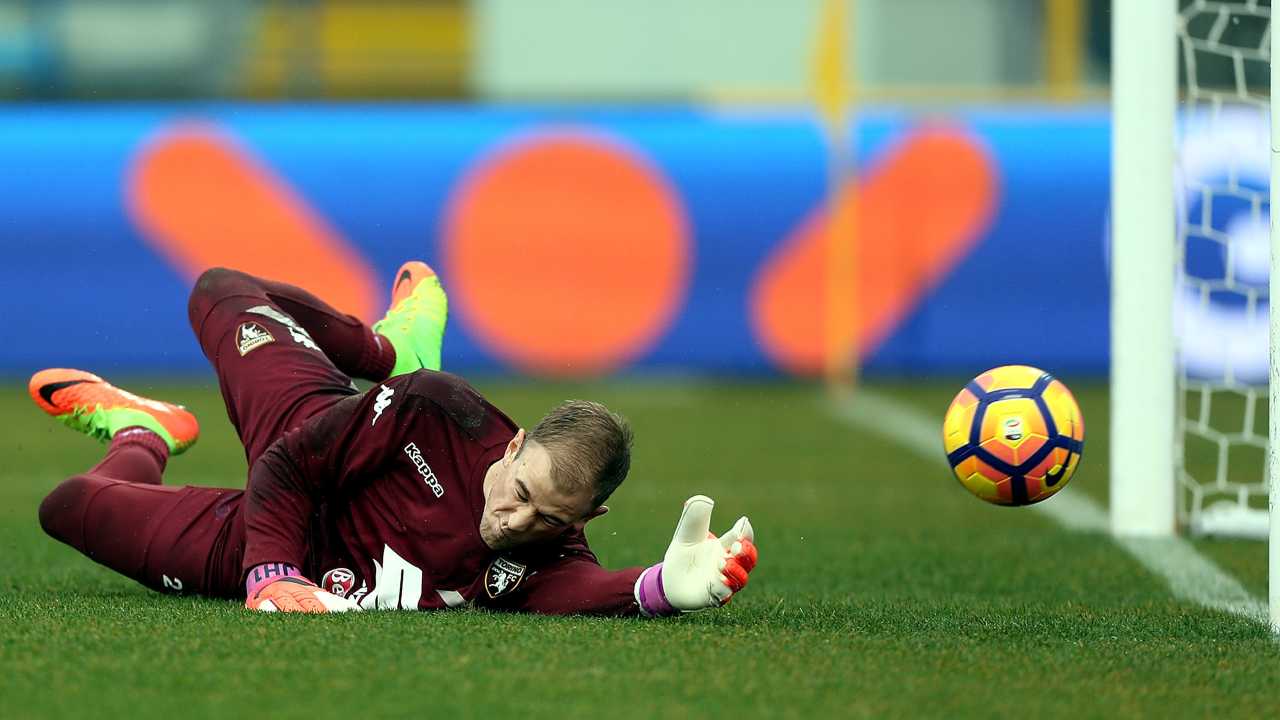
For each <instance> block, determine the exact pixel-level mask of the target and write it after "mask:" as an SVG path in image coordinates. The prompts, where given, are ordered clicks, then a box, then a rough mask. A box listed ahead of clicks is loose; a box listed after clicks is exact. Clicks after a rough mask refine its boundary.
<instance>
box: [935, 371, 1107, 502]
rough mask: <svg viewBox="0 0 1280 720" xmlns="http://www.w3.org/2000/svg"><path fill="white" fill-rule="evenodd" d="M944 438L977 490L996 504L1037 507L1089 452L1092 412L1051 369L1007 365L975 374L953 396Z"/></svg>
mask: <svg viewBox="0 0 1280 720" xmlns="http://www.w3.org/2000/svg"><path fill="white" fill-rule="evenodd" d="M942 442H943V447H944V448H945V449H946V451H947V462H948V463H950V464H951V469H952V470H953V471H954V472H955V474H956V477H957V478H959V479H960V484H961V485H964V486H965V488H967V489H968V490H969V492H971V493H973V494H974V495H977V496H978V497H980V498H982V499H983V500H986V501H987V502H989V503H995V504H996V505H1030V504H1032V503H1038V502H1040V501H1041V500H1044V499H1045V498H1047V497H1049V496H1050V495H1053V494H1054V493H1056V492H1058V491H1059V490H1061V489H1062V488H1063V487H1065V486H1066V484H1067V482H1068V481H1069V480H1071V475H1072V473H1074V472H1075V470H1076V466H1077V465H1078V464H1079V463H1080V453H1081V452H1083V451H1084V417H1082V416H1081V415H1080V406H1079V405H1076V399H1075V398H1074V397H1072V395H1071V391H1070V390H1068V389H1067V386H1066V385H1063V384H1062V382H1061V381H1059V380H1056V379H1054V377H1053V376H1052V375H1050V374H1049V373H1047V372H1045V371H1043V370H1040V369H1038V368H1033V367H1029V366H1027V365H1005V366H1003V367H998V368H994V369H991V370H988V371H986V372H984V373H982V374H981V375H979V376H978V377H976V378H974V379H973V380H972V381H970V382H969V384H968V385H965V386H964V389H963V390H961V391H960V394H958V395H956V398H955V400H952V401H951V407H949V408H947V415H946V418H945V419H944V420H943V422H942Z"/></svg>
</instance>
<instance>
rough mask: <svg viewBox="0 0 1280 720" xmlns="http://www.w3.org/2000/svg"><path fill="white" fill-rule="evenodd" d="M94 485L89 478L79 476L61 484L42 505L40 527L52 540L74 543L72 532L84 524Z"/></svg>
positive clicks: (46, 497)
mask: <svg viewBox="0 0 1280 720" xmlns="http://www.w3.org/2000/svg"><path fill="white" fill-rule="evenodd" d="M92 485H93V482H92V481H91V480H90V479H89V478H86V477H83V476H79V475H77V476H76V477H73V478H68V479H66V480H63V481H62V482H61V483H59V484H58V486H57V487H55V488H54V489H53V492H51V493H49V494H48V495H47V496H45V499H44V501H43V502H41V503H40V527H42V528H44V531H45V532H46V533H48V535H49V536H50V537H52V538H55V539H57V540H61V541H63V542H72V538H71V531H72V529H73V528H77V527H80V526H81V524H82V523H81V518H82V516H83V515H84V508H85V505H86V503H87V501H88V499H89V496H90V495H91V494H92V492H93V488H92Z"/></svg>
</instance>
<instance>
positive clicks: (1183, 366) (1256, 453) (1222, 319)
mask: <svg viewBox="0 0 1280 720" xmlns="http://www.w3.org/2000/svg"><path fill="white" fill-rule="evenodd" d="M1269 5H1270V3H1269V2H1266V3H1264V2H1259V0H1236V1H1234V2H1229V1H1221V2H1219V1H1211V0H1182V2H1180V3H1179V11H1178V17H1177V33H1178V65H1179V89H1180V91H1181V94H1180V99H1181V102H1180V103H1179V106H1178V112H1177V123H1176V128H1175V144H1176V148H1177V150H1176V155H1175V171H1174V177H1175V214H1176V225H1175V229H1176V236H1177V247H1176V264H1177V269H1178V270H1177V275H1176V278H1175V284H1174V298H1173V299H1174V308H1175V312H1174V332H1175V337H1176V341H1177V346H1176V353H1177V363H1176V368H1177V384H1178V387H1177V395H1176V400H1177V405H1178V411H1179V412H1178V413H1177V426H1176V428H1175V435H1174V445H1175V456H1174V464H1175V467H1174V472H1175V476H1176V478H1177V481H1178V493H1177V511H1178V521H1179V524H1180V525H1181V526H1182V527H1183V528H1184V529H1186V530H1187V531H1188V532H1190V533H1191V534H1194V535H1212V536H1232V537H1250V538H1257V539H1266V538H1267V535H1268V515H1267V480H1266V478H1267V468H1266V454H1267V453H1266V449H1267V436H1268V415H1267V406H1268V395H1267V377H1268V348H1269V343H1268V329H1269V324H1268V322H1269V321H1268V310H1267V307H1268V290H1267V288H1268V277H1269V268H1270V231H1269V209H1270V201H1269V195H1268V187H1269V182H1268V181H1269V177H1270V160H1271V153H1270V147H1269V139H1270V137H1269V136H1270V129H1269V124H1268V123H1269V117H1268V116H1269V113H1268V109H1269V102H1270V100H1269V95H1270V94H1269V81H1270V73H1269V60H1270V33H1269V24H1270V13H1271V8H1270V6H1269Z"/></svg>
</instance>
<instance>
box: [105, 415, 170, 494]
mask: <svg viewBox="0 0 1280 720" xmlns="http://www.w3.org/2000/svg"><path fill="white" fill-rule="evenodd" d="M168 460H169V445H168V444H167V443H165V441H164V438H162V437H160V436H159V435H157V434H155V433H154V432H152V431H150V430H148V429H146V428H144V427H127V428H124V429H123V430H121V431H119V432H117V433H116V434H115V437H113V438H112V439H111V447H109V448H108V449H107V456H106V457H104V458H102V461H101V462H99V463H98V464H97V465H95V466H94V467H93V469H92V470H90V471H89V472H88V474H90V475H100V476H102V477H108V478H113V479H115V480H125V481H127V482H135V483H143V484H145V485H159V484H160V483H161V475H163V473H164V466H165V464H166V463H167V462H168Z"/></svg>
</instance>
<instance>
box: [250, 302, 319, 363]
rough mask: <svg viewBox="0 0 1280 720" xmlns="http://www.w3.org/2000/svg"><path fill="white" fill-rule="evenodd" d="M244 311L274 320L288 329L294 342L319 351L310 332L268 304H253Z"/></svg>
mask: <svg viewBox="0 0 1280 720" xmlns="http://www.w3.org/2000/svg"><path fill="white" fill-rule="evenodd" d="M245 312H251V313H254V314H255V315H261V316H263V317H269V318H271V319H272V320H275V321H276V322H278V323H280V324H281V325H283V326H284V327H285V329H286V330H288V331H289V336H290V337H292V338H293V341H294V342H296V343H298V344H299V345H301V346H303V347H305V348H310V349H312V350H315V351H316V352H320V346H319V345H316V341H315V340H312V339H311V333H308V332H307V331H306V328H304V327H302V326H301V325H299V324H298V321H297V320H294V319H293V318H291V317H289V316H288V315H285V314H284V313H282V312H280V311H279V310H277V309H275V308H273V307H271V306H270V305H255V306H253V307H251V308H249V309H248V310H245Z"/></svg>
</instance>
